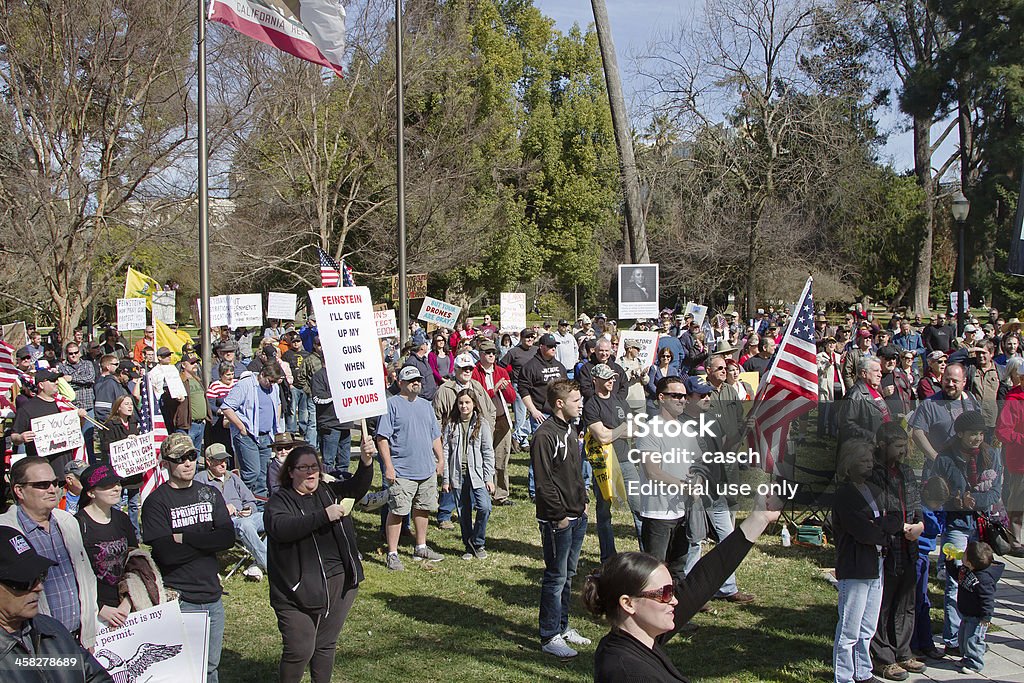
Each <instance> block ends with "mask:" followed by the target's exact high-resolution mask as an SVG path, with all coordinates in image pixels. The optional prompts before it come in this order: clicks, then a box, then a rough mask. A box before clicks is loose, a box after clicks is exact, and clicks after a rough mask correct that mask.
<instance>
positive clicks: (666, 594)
mask: <svg viewBox="0 0 1024 683" xmlns="http://www.w3.org/2000/svg"><path fill="white" fill-rule="evenodd" d="M675 595H676V587H675V586H674V585H673V584H671V583H666V584H665V585H664V586H662V587H661V588H656V589H654V590H650V591H642V592H640V593H637V594H636V595H635V596H634V597H637V598H647V599H648V600H656V601H657V602H660V603H664V604H668V603H670V602H672V598H674V597H675Z"/></svg>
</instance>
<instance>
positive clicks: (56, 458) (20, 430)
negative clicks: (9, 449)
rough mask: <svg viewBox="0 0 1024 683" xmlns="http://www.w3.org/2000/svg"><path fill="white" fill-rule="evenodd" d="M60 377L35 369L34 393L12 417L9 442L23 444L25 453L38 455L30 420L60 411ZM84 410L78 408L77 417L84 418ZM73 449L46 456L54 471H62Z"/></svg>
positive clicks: (49, 371) (44, 370)
mask: <svg viewBox="0 0 1024 683" xmlns="http://www.w3.org/2000/svg"><path fill="white" fill-rule="evenodd" d="M58 379H60V375H58V374H57V373H56V372H54V371H53V370H49V369H43V370H37V371H36V375H35V381H36V395H35V396H33V397H32V398H30V399H28V400H27V401H24V402H23V403H22V404H21V405H20V406H19V407H18V412H17V414H16V415H15V417H14V426H13V427H12V430H13V431H12V433H11V442H12V443H13V444H14V445H16V446H17V445H21V444H24V445H25V455H38V452H37V451H36V434H35V432H34V431H32V420H34V419H36V418H39V417H46V416H47V415H56V414H58V413H60V412H61V409H60V407H59V406H58V405H57V380H58ZM85 415H86V413H85V411H84V410H82V409H81V408H79V409H78V416H79V418H84V417H85ZM73 455H74V449H66V450H62V451H59V452H56V453H51V454H49V455H48V456H46V458H47V460H49V461H50V464H51V465H52V466H53V469H54V471H55V472H63V471H64V465H66V464H67V463H68V461H69V460H71V459H72V456H73Z"/></svg>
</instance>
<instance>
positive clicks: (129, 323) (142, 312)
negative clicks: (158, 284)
mask: <svg viewBox="0 0 1024 683" xmlns="http://www.w3.org/2000/svg"><path fill="white" fill-rule="evenodd" d="M147 311H148V309H147V308H146V300H145V299H118V300H117V329H118V330H119V331H120V332H125V331H127V330H144V329H146V312H147Z"/></svg>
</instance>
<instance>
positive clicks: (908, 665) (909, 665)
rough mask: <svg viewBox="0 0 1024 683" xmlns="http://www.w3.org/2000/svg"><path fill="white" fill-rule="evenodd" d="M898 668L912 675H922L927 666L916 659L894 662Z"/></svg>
mask: <svg viewBox="0 0 1024 683" xmlns="http://www.w3.org/2000/svg"><path fill="white" fill-rule="evenodd" d="M896 663H897V664H899V665H900V667H901V668H902V669H903V670H904V671H907V672H908V673H912V674H923V673H924V672H925V671H927V670H928V665H926V664H925V663H924V662H919V661H917V660H916V659H904V660H903V661H902V662H896Z"/></svg>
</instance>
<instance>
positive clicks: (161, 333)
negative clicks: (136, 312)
mask: <svg viewBox="0 0 1024 683" xmlns="http://www.w3.org/2000/svg"><path fill="white" fill-rule="evenodd" d="M153 327H154V329H155V330H156V347H157V348H158V349H159V348H160V347H161V346H166V347H167V348H169V349H170V350H171V359H172V362H174V363H177V362H178V361H180V360H181V347H183V346H185V343H186V342H190V341H192V338H191V337H189V336H188V334H187V333H183V332H182V331H181V330H179V331H177V332H175V331H174V330H172V329H171V326H170V325H168V324H167V323H165V322H163V321H162V320H154V321H153Z"/></svg>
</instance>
